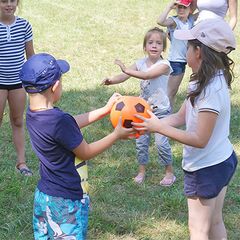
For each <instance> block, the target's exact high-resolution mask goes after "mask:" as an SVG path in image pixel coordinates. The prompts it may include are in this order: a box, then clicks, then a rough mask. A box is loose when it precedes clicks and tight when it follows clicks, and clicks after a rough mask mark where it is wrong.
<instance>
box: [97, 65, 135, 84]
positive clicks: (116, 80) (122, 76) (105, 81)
mask: <svg viewBox="0 0 240 240" xmlns="http://www.w3.org/2000/svg"><path fill="white" fill-rule="evenodd" d="M129 68H130V69H133V70H136V69H137V67H136V64H133V65H131V66H130V67H129ZM130 77H131V76H129V75H127V74H126V73H121V74H119V75H116V76H114V77H112V78H108V77H107V78H105V79H103V81H102V83H101V84H102V85H112V84H118V83H122V82H125V81H126V80H127V79H129V78H130Z"/></svg>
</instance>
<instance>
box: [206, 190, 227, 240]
mask: <svg viewBox="0 0 240 240" xmlns="http://www.w3.org/2000/svg"><path fill="white" fill-rule="evenodd" d="M226 191H227V187H224V188H223V189H222V191H221V192H220V193H219V195H218V196H217V198H216V204H215V209H214V213H213V218H212V222H211V227H210V231H209V239H211V240H219V239H221V240H227V232H226V228H225V225H224V222H223V216H222V209H223V203H224V199H225V195H226Z"/></svg>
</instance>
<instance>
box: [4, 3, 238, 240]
mask: <svg viewBox="0 0 240 240" xmlns="http://www.w3.org/2000/svg"><path fill="white" fill-rule="evenodd" d="M167 2H168V1H166V0H163V1H156V0H154V1H146V0H130V1H129V0H123V1H110V0H101V1H100V0H89V1H83V0H78V1H75V0H67V1H60V0H53V1H47V0H41V1H34V0H25V1H22V9H21V12H20V13H21V16H22V17H24V18H27V19H28V20H29V21H30V22H31V24H32V26H33V31H34V45H35V49H36V52H49V53H51V54H53V55H55V56H56V57H57V58H63V59H66V60H68V61H69V63H70V65H71V71H70V72H69V73H67V74H66V75H65V76H64V78H63V88H64V94H63V97H62V100H61V101H60V102H59V103H58V104H57V105H58V106H59V107H61V108H62V109H63V110H65V111H68V112H69V113H71V114H78V113H82V112H85V111H89V110H91V109H94V108H97V107H101V106H103V105H104V104H105V103H106V101H107V99H108V98H109V97H110V96H111V94H112V93H113V92H114V91H118V92H120V93H121V94H125V95H138V94H139V80H137V79H130V80H128V81H127V82H125V83H123V84H120V85H116V86H109V87H103V86H100V83H101V81H102V79H103V78H104V77H106V76H112V75H114V74H117V73H119V68H118V67H117V66H115V65H114V63H113V62H114V59H115V58H119V59H121V60H122V61H123V62H124V63H126V65H130V64H132V63H133V62H134V61H135V60H136V59H138V58H140V57H142V56H143V50H142V41H143V36H144V33H145V32H146V31H147V30H148V29H149V28H151V27H153V26H156V18H157V17H158V15H159V14H160V13H161V12H162V10H163V9H164V7H165V6H166V4H167ZM235 33H236V36H237V40H238V43H239V34H240V33H239V27H237V28H236V30H235ZM164 56H165V57H166V56H167V52H166V53H165V54H164ZM231 57H232V58H233V59H234V61H235V62H236V64H235V73H236V76H237V78H236V79H235V81H234V83H233V90H232V118H231V133H230V139H231V141H232V142H233V145H234V148H235V151H236V153H237V154H238V156H239V157H240V144H239V142H240V141H239V140H240V133H239V126H240V95H239V91H240V85H239V83H238V82H239V77H240V76H239V73H240V64H239V63H240V57H239V50H237V51H235V52H233V53H232V54H231ZM189 74H190V70H189V69H188V70H187V72H186V75H185V78H184V80H183V83H182V85H181V88H180V90H179V93H178V96H177V102H176V106H175V111H177V109H178V108H179V107H180V106H181V103H182V101H183V100H184V98H185V91H186V86H187V82H188V76H189ZM8 113H9V112H8V108H6V110H5V115H4V119H3V125H2V127H1V128H0V166H1V173H0V216H1V217H0V240H2V239H11V240H12V239H14V240H18V239H19V240H23V239H24V240H25V239H27V240H28V239H33V233H32V207H33V194H34V189H35V187H36V184H37V181H38V178H39V176H38V161H37V158H36V156H35V155H34V154H33V152H32V150H31V147H30V142H29V137H28V135H27V136H26V155H27V159H28V164H29V166H30V167H31V169H33V171H34V176H33V177H32V178H27V179H26V178H23V177H21V176H19V175H18V174H17V173H16V172H15V170H14V166H15V160H16V154H15V150H14V147H13V144H12V139H11V128H10V124H9V118H8ZM82 131H83V134H84V137H85V138H86V140H87V141H88V142H92V141H95V140H97V139H100V138H101V137H103V136H105V135H106V134H108V133H110V132H111V131H112V127H111V124H110V122H109V119H108V117H106V118H105V119H103V120H102V121H100V122H97V123H94V124H93V125H92V126H89V127H87V128H85V129H83V130H82ZM171 145H172V151H173V156H174V167H175V173H176V176H177V182H176V184H175V185H174V186H173V187H171V188H162V187H160V186H159V181H160V180H161V178H162V177H163V168H162V167H161V166H160V165H159V164H158V163H157V151H156V149H155V147H154V145H153V144H152V145H151V147H150V163H149V166H148V170H147V177H146V181H145V183H144V184H143V185H141V186H136V185H135V184H134V183H133V181H132V178H133V177H134V176H135V174H136V172H137V167H138V165H137V163H136V153H135V143H134V141H130V140H129V141H120V142H118V143H116V144H115V145H114V146H113V147H112V148H111V149H109V150H107V151H106V152H105V153H103V154H101V155H100V156H98V157H96V158H95V159H93V160H92V161H90V162H89V178H90V185H91V199H92V211H91V213H90V218H89V239H90V240H96V239H97V240H140V239H141V240H170V239H172V240H186V239H188V227H187V205H186V199H185V197H184V196H183V193H182V189H183V174H182V170H181V157H182V145H181V144H179V143H176V142H173V141H171ZM239 182H240V175H239V167H238V171H237V173H236V175H235V178H234V179H233V181H232V182H231V184H230V187H229V190H228V193H227V197H226V204H225V208H224V219H225V222H226V227H227V229H228V233H229V239H230V240H237V239H240V232H239V229H240V221H239V215H240V184H239Z"/></svg>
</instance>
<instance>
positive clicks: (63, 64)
mask: <svg viewBox="0 0 240 240" xmlns="http://www.w3.org/2000/svg"><path fill="white" fill-rule="evenodd" d="M57 64H58V66H59V67H60V69H61V72H62V73H66V72H68V71H69V69H70V65H69V63H68V62H67V61H65V60H61V59H59V60H57Z"/></svg>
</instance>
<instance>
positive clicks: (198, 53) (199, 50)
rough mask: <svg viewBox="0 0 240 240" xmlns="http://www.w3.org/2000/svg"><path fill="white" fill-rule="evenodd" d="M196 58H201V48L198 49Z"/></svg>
mask: <svg viewBox="0 0 240 240" xmlns="http://www.w3.org/2000/svg"><path fill="white" fill-rule="evenodd" d="M196 56H197V58H198V59H200V58H201V48H200V47H199V46H197V47H196Z"/></svg>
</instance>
